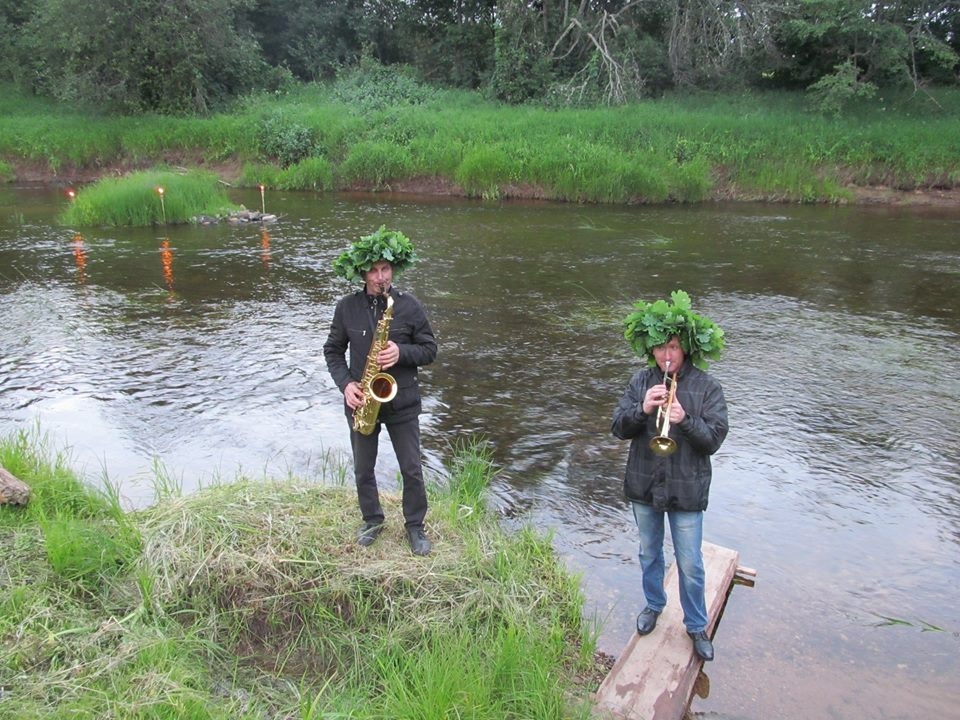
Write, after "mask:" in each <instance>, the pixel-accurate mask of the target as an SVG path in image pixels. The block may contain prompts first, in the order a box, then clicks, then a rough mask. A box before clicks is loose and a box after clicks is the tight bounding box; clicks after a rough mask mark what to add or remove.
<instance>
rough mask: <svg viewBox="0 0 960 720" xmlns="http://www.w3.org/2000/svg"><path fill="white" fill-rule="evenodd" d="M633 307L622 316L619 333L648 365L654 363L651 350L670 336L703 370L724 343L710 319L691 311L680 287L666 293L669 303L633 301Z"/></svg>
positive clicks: (721, 334) (719, 351) (718, 355)
mask: <svg viewBox="0 0 960 720" xmlns="http://www.w3.org/2000/svg"><path fill="white" fill-rule="evenodd" d="M633 307H634V310H633V312H631V313H630V314H629V315H627V317H626V318H624V321H623V326H624V331H623V335H624V337H625V338H626V339H627V342H629V343H630V347H631V348H633V351H634V352H635V353H636V354H637V355H639V356H640V357H642V358H646V360H647V362H648V364H649V365H650V366H651V367H652V366H653V365H655V364H656V360H655V359H654V357H653V349H654V348H656V347H659V346H660V345H664V344H666V343H667V342H668V341H669V340H670V338H672V337H674V336H676V337H677V338H678V339H679V340H680V347H682V348H683V352H684V353H685V354H686V355H687V356H688V357H689V358H690V361H691V362H692V363H693V364H694V365H696V366H697V367H698V368H701V369H706V367H707V365H708V361H710V360H719V359H720V353H721V352H723V348H724V346H725V345H726V340H725V339H724V333H723V330H722V329H721V328H720V326H719V325H717V324H716V323H714V322H713V321H712V320H711V319H710V318H708V317H704V316H703V315H698V314H697V313H695V312H694V311H693V305H692V303H691V300H690V296H689V295H688V294H687V293H686V292H685V291H684V290H674V291H673V292H672V293H670V302H667V301H666V300H663V299H660V300H656V301H654V302H646V301H644V300H637V301H636V302H635V303H634V305H633Z"/></svg>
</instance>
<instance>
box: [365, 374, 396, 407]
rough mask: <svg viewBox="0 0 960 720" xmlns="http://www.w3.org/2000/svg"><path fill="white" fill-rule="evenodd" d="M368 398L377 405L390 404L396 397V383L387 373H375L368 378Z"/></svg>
mask: <svg viewBox="0 0 960 720" xmlns="http://www.w3.org/2000/svg"><path fill="white" fill-rule="evenodd" d="M369 390H370V396H371V397H372V398H373V399H374V400H376V401H377V402H379V403H385V402H390V401H391V400H393V399H394V398H395V397H396V396H397V381H396V379H395V378H394V377H393V375H390V374H388V373H384V372H381V373H377V374H376V375H374V376H373V377H372V378H370V384H369Z"/></svg>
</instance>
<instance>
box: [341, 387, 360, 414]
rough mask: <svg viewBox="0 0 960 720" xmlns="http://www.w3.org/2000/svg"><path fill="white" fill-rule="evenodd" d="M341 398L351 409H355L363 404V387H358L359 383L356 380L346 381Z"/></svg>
mask: <svg viewBox="0 0 960 720" xmlns="http://www.w3.org/2000/svg"><path fill="white" fill-rule="evenodd" d="M343 399H344V400H345V401H346V403H347V407H349V408H350V409H351V410H356V409H357V408H358V407H360V406H361V405H363V388H361V387H360V383H358V382H357V381H356V380H354V381H352V382H349V383H347V386H346V387H345V388H344V389H343Z"/></svg>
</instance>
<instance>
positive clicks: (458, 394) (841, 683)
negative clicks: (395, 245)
mask: <svg viewBox="0 0 960 720" xmlns="http://www.w3.org/2000/svg"><path fill="white" fill-rule="evenodd" d="M231 194H232V195H233V198H232V199H234V200H235V201H236V202H244V203H246V204H247V205H248V207H252V208H253V207H256V208H259V207H260V206H261V197H260V195H259V193H257V192H256V191H249V192H247V191H233V192H232V193H231ZM66 201H67V200H66V197H65V195H64V194H63V192H62V191H58V190H55V189H35V188H34V189H31V188H2V189H0V346H2V348H3V351H2V357H0V431H2V432H5V433H8V432H11V431H14V430H17V429H22V428H28V427H39V428H41V429H42V430H43V431H44V432H47V433H49V434H50V436H51V438H52V441H53V443H54V444H55V445H56V446H58V447H60V446H62V447H65V448H67V449H68V452H69V455H70V457H71V459H72V465H73V466H74V467H76V468H77V469H78V470H80V471H81V472H83V473H84V474H86V475H87V476H88V477H89V478H90V479H91V481H92V482H97V481H102V479H103V478H104V477H106V478H108V479H109V480H110V481H111V482H114V483H117V484H119V485H120V487H121V489H122V494H123V496H124V498H125V499H126V501H127V502H128V503H129V505H130V506H132V507H136V506H142V505H144V504H147V503H149V502H150V501H151V499H152V488H153V480H152V478H153V477H154V476H155V471H156V469H157V468H161V469H162V473H163V474H164V476H165V477H167V478H168V481H169V482H174V483H176V484H179V485H181V486H182V487H183V489H184V491H185V492H189V491H191V490H193V489H195V488H196V487H199V486H201V485H203V484H204V483H209V482H213V481H215V480H218V479H226V480H229V479H230V478H232V477H235V476H236V474H237V473H238V472H243V473H244V474H246V475H250V476H254V477H260V476H263V477H266V476H277V475H283V476H285V475H287V474H294V475H299V476H305V477H313V476H316V475H318V474H319V473H321V472H322V471H323V469H324V467H325V466H326V464H327V461H328V459H329V458H330V457H331V456H336V457H341V458H342V457H345V454H346V453H347V452H348V446H347V428H346V423H345V420H344V418H343V415H342V411H341V396H340V394H339V393H338V392H337V390H336V388H335V386H334V385H333V383H332V381H331V380H330V377H329V375H328V374H327V372H326V368H325V366H324V363H323V357H322V345H323V342H324V339H325V337H326V333H327V329H328V326H329V323H330V319H331V317H332V313H333V307H334V304H335V302H336V300H337V298H339V297H340V296H341V295H343V294H345V293H346V292H348V291H349V290H350V289H351V288H350V286H349V285H348V284H346V283H345V282H344V281H342V280H340V279H338V278H336V277H334V276H333V274H332V271H331V262H332V261H333V259H334V258H335V257H337V255H339V253H340V252H342V251H343V250H344V249H345V248H346V247H347V245H348V244H349V243H350V242H351V241H352V240H354V239H356V238H357V237H359V236H360V235H362V234H366V233H368V232H371V231H372V230H375V229H376V228H377V227H379V226H380V225H381V224H385V225H387V227H389V228H393V229H399V230H402V231H403V232H404V233H405V234H407V235H408V236H409V237H410V238H411V239H412V240H413V242H414V243H415V245H416V247H417V251H418V254H419V255H420V257H421V261H420V263H418V264H417V265H416V266H415V267H413V268H411V269H410V270H408V271H407V272H405V273H403V274H402V275H400V276H399V277H398V278H397V281H396V284H397V285H398V286H400V287H401V288H404V289H407V290H410V291H412V292H413V293H414V294H415V295H416V296H417V297H419V298H420V299H421V300H422V301H423V302H424V304H425V306H426V307H427V309H428V312H429V314H430V318H431V321H432V323H433V326H434V329H435V331H436V334H437V337H438V341H439V345H440V355H439V357H438V361H437V362H436V363H435V364H434V365H432V366H430V367H428V368H426V369H425V370H424V371H423V374H422V381H423V389H424V410H425V412H424V415H423V417H422V424H423V430H424V450H425V454H426V463H427V471H428V476H429V480H430V481H432V482H442V480H443V477H444V474H445V471H444V467H443V461H444V459H445V458H447V457H448V456H449V451H450V448H451V447H452V446H454V445H456V444H457V443H458V442H462V441H464V440H466V439H483V440H485V441H487V442H489V444H490V446H491V448H492V450H493V454H494V459H495V461H496V463H497V466H498V467H499V469H500V471H499V473H498V475H497V478H496V481H495V482H494V485H493V487H492V488H491V503H492V504H494V506H495V507H496V508H497V509H498V511H499V512H500V513H501V515H502V516H503V518H504V522H506V523H507V524H513V525H516V524H520V523H532V524H533V525H534V526H536V527H538V528H540V529H542V530H543V531H548V530H552V531H553V532H554V533H555V535H554V544H555V547H556V548H557V551H558V552H559V554H560V555H561V556H562V557H563V559H564V561H565V562H566V563H567V565H568V566H569V567H570V568H571V570H572V571H574V572H576V573H578V574H580V575H582V577H583V584H584V588H585V593H586V597H587V607H586V612H587V614H588V615H589V616H590V617H591V618H596V619H597V620H598V621H600V622H602V629H601V631H600V649H602V650H604V651H605V652H608V653H610V654H612V655H617V654H618V653H619V652H620V651H621V650H622V648H623V647H624V645H625V644H626V642H627V640H628V639H629V638H630V637H631V634H632V633H633V631H634V630H633V624H634V618H635V615H636V613H637V612H638V611H639V609H640V608H641V606H642V598H641V597H640V595H639V593H640V571H639V567H638V562H637V558H636V554H637V542H636V529H635V527H634V526H633V524H632V516H631V515H630V513H629V511H628V509H627V507H626V505H625V503H624V501H623V498H622V493H621V481H622V474H623V467H624V463H625V459H626V450H627V447H626V444H625V443H623V442H621V441H618V440H616V439H615V438H613V437H612V436H611V435H610V432H609V427H610V418H611V413H612V410H613V407H614V406H615V405H616V402H617V400H618V399H619V396H620V394H621V393H622V391H623V389H624V387H625V386H626V383H627V381H628V380H629V377H630V375H631V373H632V372H633V371H634V369H635V368H636V366H637V362H638V361H637V358H635V357H633V356H632V355H631V352H630V350H629V348H628V346H627V344H626V342H625V340H624V339H623V337H622V330H621V327H620V320H621V319H622V317H624V316H625V315H626V314H627V312H629V310H630V306H631V303H632V302H633V301H634V300H636V299H641V298H642V299H645V300H652V299H655V298H658V297H667V296H669V293H670V292H671V291H672V290H675V289H677V288H682V289H684V290H686V291H687V292H688V293H689V294H690V295H691V297H692V298H693V301H694V308H695V309H696V310H697V311H698V312H700V313H702V314H705V315H708V316H709V317H710V318H712V319H713V320H714V321H715V322H716V323H718V324H719V325H721V326H722V327H723V329H724V330H725V332H726V337H727V350H726V352H725V353H724V357H723V358H722V360H721V361H719V362H717V363H714V364H713V365H711V368H710V370H711V371H712V372H714V373H715V374H716V376H717V377H718V378H719V379H720V381H721V382H722V383H723V386H724V388H725V392H726V396H727V401H728V404H729V410H730V424H731V430H730V435H729V437H728V439H727V441H726V442H725V444H724V445H723V447H722V448H721V450H720V451H719V452H718V453H717V455H716V456H715V458H714V482H713V488H712V492H711V502H710V508H709V509H708V511H707V513H706V517H705V525H704V536H705V539H706V540H708V541H710V542H713V543H716V544H719V545H723V546H726V547H730V548H733V549H735V550H737V551H738V552H739V553H740V561H741V564H742V565H744V566H747V567H750V568H754V569H756V570H757V573H758V574H757V582H756V585H755V586H754V587H744V586H737V587H735V588H734V590H733V591H732V593H731V595H730V599H729V602H728V606H727V609H726V611H725V614H724V616H723V618H722V622H721V623H720V625H719V630H718V632H717V634H716V637H715V645H716V650H717V658H716V660H715V661H714V662H712V663H709V664H708V665H707V666H706V667H705V672H706V674H707V675H708V676H709V686H710V690H709V693H708V694H707V696H706V697H697V698H695V700H694V702H693V705H692V712H693V713H694V714H695V715H701V716H704V717H710V718H724V719H734V718H738V719H739V718H745V719H746V718H749V719H750V720H764V719H766V718H778V719H780V720H801V719H808V718H872V719H885V718H890V719H893V718H918V719H919V718H930V717H938V718H946V717H960V683H958V682H957V678H958V677H960V661H958V653H960V607H958V603H957V602H956V592H957V591H956V589H957V587H958V586H960V553H958V544H960V462H958V460H960V352H958V347H960V343H958V339H960V303H958V299H960V293H958V289H960V283H958V280H960V247H958V238H960V209H948V208H892V207H822V206H814V207H809V206H796V205H752V204H703V205H696V206H656V207H610V206H581V205H573V204H566V205H564V204H552V203H538V202H509V203H498V202H481V201H466V200H451V199H449V198H443V199H439V198H426V197H401V196H390V195H356V196H350V195H337V196H324V195H314V194H309V193H280V192H276V191H267V193H266V195H265V198H263V203H264V208H265V209H266V210H267V211H268V212H271V213H275V214H277V215H279V216H280V219H279V221H278V222H276V223H273V224H270V225H266V226H263V227H261V226H260V225H239V226H232V225H226V224H223V225H216V226H209V227H169V228H166V227H160V228H150V229H81V230H80V231H79V232H78V231H77V229H74V228H64V227H62V226H60V225H59V224H58V223H57V221H56V217H57V215H58V213H59V212H60V211H61V210H62V209H63V206H64V203H65V202H66ZM382 448H383V450H382V458H381V466H380V475H381V476H382V479H383V482H384V484H386V485H387V486H388V487H389V486H390V484H391V483H392V482H393V478H394V477H395V474H396V462H395V459H394V458H393V456H392V451H391V450H390V448H389V442H384V443H383V444H382ZM428 522H429V518H428ZM671 601H672V602H676V598H675V596H674V597H672V598H671Z"/></svg>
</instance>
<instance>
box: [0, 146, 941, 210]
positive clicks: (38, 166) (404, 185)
mask: <svg viewBox="0 0 960 720" xmlns="http://www.w3.org/2000/svg"><path fill="white" fill-rule="evenodd" d="M156 164H161V165H164V166H168V167H174V168H182V169H184V170H193V169H203V170H207V171H209V172H212V173H214V174H215V175H216V176H217V177H218V178H220V180H221V181H222V182H223V183H224V184H225V185H227V186H231V187H239V186H244V185H245V184H246V183H245V181H244V170H243V163H242V162H241V161H239V160H232V161H227V162H216V163H208V162H205V161H203V159H202V158H201V157H194V158H192V159H188V158H186V157H184V156H182V155H178V156H175V157H171V158H167V157H164V158H161V159H159V160H158V162H157V163H156ZM151 166H153V163H145V162H140V163H129V162H115V163H112V164H111V165H108V166H101V167H96V168H89V167H83V168H72V167H62V168H60V169H59V170H58V171H57V172H54V171H52V170H51V169H50V168H49V167H48V166H46V165H45V164H43V163H36V162H26V161H19V162H14V163H12V168H13V178H12V179H11V181H10V183H9V184H10V185H12V186H14V187H29V186H34V187H55V188H65V189H66V188H76V187H79V186H82V185H85V184H89V183H93V182H96V181H97V180H100V179H102V178H104V177H120V176H123V175H125V174H127V173H130V172H135V171H137V170H139V169H145V168H148V167H151ZM845 190H846V191H847V192H848V194H849V195H848V197H847V198H846V199H844V200H841V201H838V202H839V204H851V205H881V206H890V207H944V208H960V187H954V188H925V189H913V190H899V189H896V188H892V187H887V186H883V185H877V186H868V187H862V186H856V185H847V186H846V187H845ZM342 191H345V192H361V193H378V194H398V195H403V196H410V197H458V198H466V197H470V196H471V195H470V193H468V192H467V191H466V190H465V189H464V188H463V187H462V186H461V185H459V184H457V183H456V182H454V181H453V180H450V179H448V178H443V177H425V176H421V177H413V178H402V179H399V180H393V181H388V182H386V183H382V184H380V185H379V186H377V185H375V184H373V183H362V182H356V183H353V184H352V185H351V186H350V187H347V188H344V189H343V190H342ZM501 193H502V194H501V196H500V197H501V198H502V199H505V200H552V198H551V197H550V194H549V193H548V192H546V191H545V190H544V189H543V188H542V187H538V186H536V185H532V184H505V185H504V186H502V188H501ZM704 201H705V202H772V203H776V202H795V200H792V199H789V198H784V197H777V196H769V195H768V196H765V195H761V194H757V193H748V192H743V191H742V190H739V189H738V188H737V187H735V186H733V185H730V184H723V183H719V184H717V185H715V186H714V187H713V188H712V189H711V190H710V192H709V193H708V195H707V197H705V198H704Z"/></svg>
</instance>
